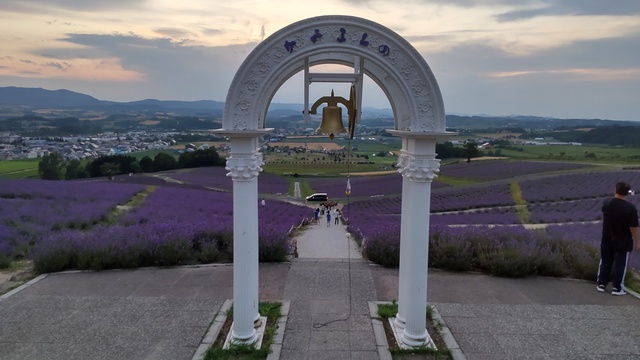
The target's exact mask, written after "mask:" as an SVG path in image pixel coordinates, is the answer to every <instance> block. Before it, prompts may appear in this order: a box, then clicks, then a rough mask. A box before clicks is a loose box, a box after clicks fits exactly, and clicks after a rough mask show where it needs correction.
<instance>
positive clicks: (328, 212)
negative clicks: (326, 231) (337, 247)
mask: <svg viewBox="0 0 640 360" xmlns="http://www.w3.org/2000/svg"><path fill="white" fill-rule="evenodd" d="M327 227H331V211H329V210H327Z"/></svg>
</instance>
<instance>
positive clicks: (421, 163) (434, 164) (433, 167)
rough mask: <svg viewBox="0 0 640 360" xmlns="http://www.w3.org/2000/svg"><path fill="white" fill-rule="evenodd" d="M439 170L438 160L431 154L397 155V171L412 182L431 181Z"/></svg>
mask: <svg viewBox="0 0 640 360" xmlns="http://www.w3.org/2000/svg"><path fill="white" fill-rule="evenodd" d="M438 171H440V160H439V159H436V158H434V157H433V156H415V155H411V154H407V153H401V154H400V155H399V156H398V172H399V173H400V174H401V175H402V176H404V177H407V178H408V179H409V180H411V181H414V182H431V181H433V179H435V178H436V177H437V176H438V175H437V172H438Z"/></svg>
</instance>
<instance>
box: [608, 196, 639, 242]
mask: <svg viewBox="0 0 640 360" xmlns="http://www.w3.org/2000/svg"><path fill="white" fill-rule="evenodd" d="M630 227H638V211H637V210H636V207H635V206H633V204H632V203H630V202H628V201H626V200H622V199H618V198H611V199H608V200H607V201H605V202H604V205H603V206H602V241H604V242H608V241H610V239H611V238H613V237H614V236H615V237H624V238H629V239H631V230H629V228H630Z"/></svg>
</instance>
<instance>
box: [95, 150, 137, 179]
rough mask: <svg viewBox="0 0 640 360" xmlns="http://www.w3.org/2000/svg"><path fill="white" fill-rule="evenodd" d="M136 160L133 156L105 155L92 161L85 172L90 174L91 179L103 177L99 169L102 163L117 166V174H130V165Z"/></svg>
mask: <svg viewBox="0 0 640 360" xmlns="http://www.w3.org/2000/svg"><path fill="white" fill-rule="evenodd" d="M134 161H137V159H136V158H135V157H134V156H130V155H107V156H101V157H99V158H97V159H95V160H93V161H92V162H91V163H90V164H89V165H88V166H87V171H89V174H91V177H97V176H104V173H103V172H102V170H101V169H100V167H101V166H102V164H104V163H114V164H118V165H119V170H118V173H119V174H122V173H130V172H132V170H131V169H130V164H131V163H133V162H134ZM115 175H117V174H115Z"/></svg>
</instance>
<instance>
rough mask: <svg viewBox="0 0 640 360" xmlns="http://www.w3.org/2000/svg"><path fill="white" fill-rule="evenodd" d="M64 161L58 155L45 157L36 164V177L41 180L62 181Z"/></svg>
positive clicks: (53, 154) (52, 154)
mask: <svg viewBox="0 0 640 360" xmlns="http://www.w3.org/2000/svg"><path fill="white" fill-rule="evenodd" d="M64 170H65V161H64V158H63V157H62V155H61V154H60V153H57V152H54V153H51V154H49V155H45V156H43V157H42V160H40V163H38V175H40V178H41V179H43V180H62V179H64Z"/></svg>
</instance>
